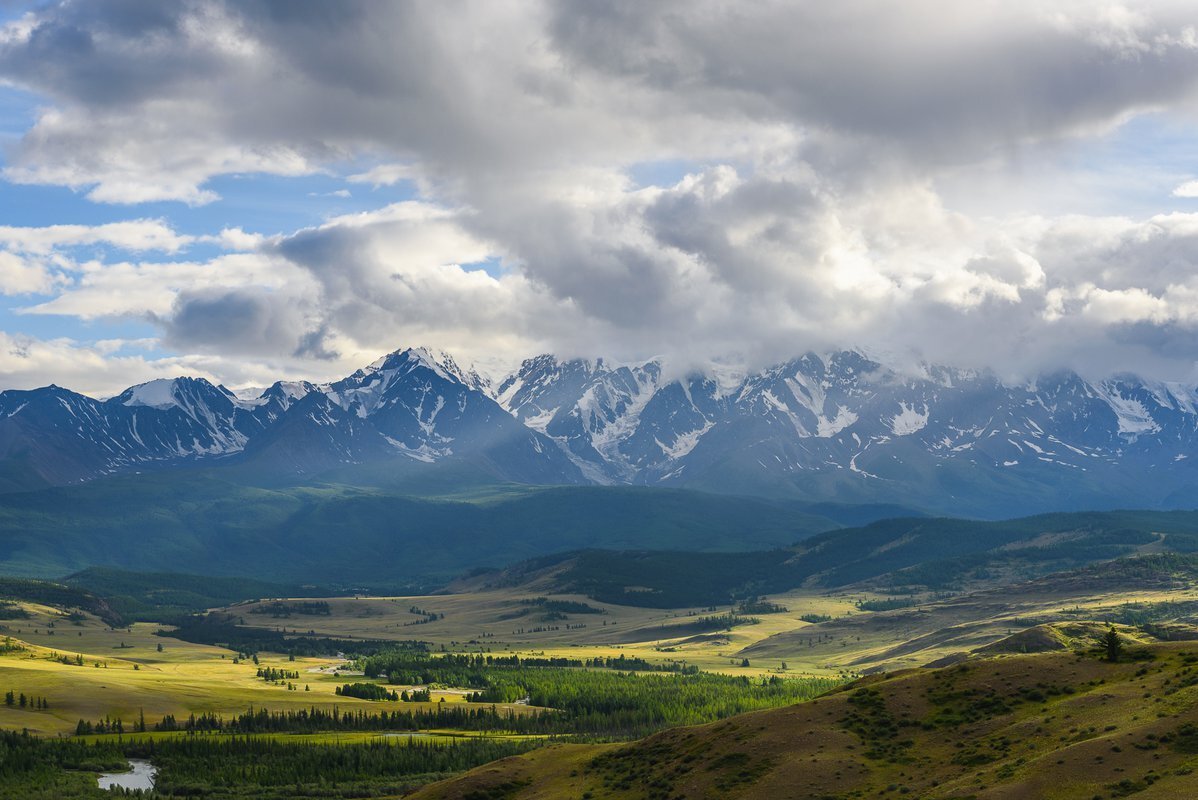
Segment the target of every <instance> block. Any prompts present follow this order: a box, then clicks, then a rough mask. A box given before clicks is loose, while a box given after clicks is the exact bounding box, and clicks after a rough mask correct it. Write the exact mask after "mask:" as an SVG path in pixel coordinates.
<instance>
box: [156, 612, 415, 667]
mask: <svg viewBox="0 0 1198 800" xmlns="http://www.w3.org/2000/svg"><path fill="white" fill-rule="evenodd" d="M240 621H241V620H240V618H239V617H237V616H235V615H233V614H226V613H222V612H215V611H214V612H211V613H209V614H194V615H190V616H186V617H183V618H182V619H179V620H178V621H177V622H176V625H177V627H176V629H175V630H173V631H164V632H161V633H160V634H159V635H161V636H169V637H170V638H172V639H182V640H183V641H185V642H194V643H195V644H211V645H221V646H222V647H227V648H228V649H230V650H236V651H237V652H239V653H259V652H271V653H288V654H290V655H294V656H332V655H337V654H339V653H344V654H347V655H369V654H372V653H378V652H381V651H383V650H391V649H395V648H396V647H406V648H409V649H415V650H420V651H424V650H426V649H427V644H425V643H424V642H417V641H405V642H394V641H382V640H378V639H332V638H329V637H326V636H316V635H314V634H312V633H310V632H309V633H301V632H298V631H295V630H292V631H289V632H286V633H285V632H283V631H282V630H275V629H270V628H254V627H251V626H248V625H241V624H239V622H240Z"/></svg>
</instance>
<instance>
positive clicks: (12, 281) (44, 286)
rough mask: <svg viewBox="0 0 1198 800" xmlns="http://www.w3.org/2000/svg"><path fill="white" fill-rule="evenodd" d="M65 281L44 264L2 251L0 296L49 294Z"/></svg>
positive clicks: (0, 259) (0, 254)
mask: <svg viewBox="0 0 1198 800" xmlns="http://www.w3.org/2000/svg"><path fill="white" fill-rule="evenodd" d="M64 280H65V279H64V278H62V277H61V276H59V275H56V274H55V273H54V272H52V271H51V270H49V269H47V268H46V266H45V265H44V264H41V263H38V262H36V261H30V260H28V259H26V258H23V257H21V256H19V255H16V254H15V253H6V252H3V251H0V294H5V295H23V294H48V293H50V292H51V291H53V290H54V288H55V287H57V286H59V285H60V284H61V283H63V282H64Z"/></svg>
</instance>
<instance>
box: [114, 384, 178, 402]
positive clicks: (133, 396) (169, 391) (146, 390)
mask: <svg viewBox="0 0 1198 800" xmlns="http://www.w3.org/2000/svg"><path fill="white" fill-rule="evenodd" d="M125 391H126V393H127V394H128V395H129V396H128V397H126V398H125V401H124V405H127V406H149V407H150V408H170V407H171V406H175V405H178V402H177V401H176V400H175V379H174V378H158V379H156V380H152V381H149V382H147V383H139V384H138V385H137V386H131V387H130V388H128V389H126V390H125Z"/></svg>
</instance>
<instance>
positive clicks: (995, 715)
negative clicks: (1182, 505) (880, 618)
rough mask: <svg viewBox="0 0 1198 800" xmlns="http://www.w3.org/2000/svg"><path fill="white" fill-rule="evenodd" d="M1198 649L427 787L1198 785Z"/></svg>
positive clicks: (919, 675) (971, 677)
mask: <svg viewBox="0 0 1198 800" xmlns="http://www.w3.org/2000/svg"><path fill="white" fill-rule="evenodd" d="M1196 768H1198V648H1195V646H1194V645H1188V646H1187V645H1155V646H1152V647H1150V648H1144V649H1142V650H1138V651H1137V653H1136V654H1135V657H1134V658H1129V659H1128V660H1126V661H1124V662H1122V663H1117V664H1112V663H1107V662H1105V661H1102V660H1100V659H1099V658H1098V656H1097V655H1096V654H1082V655H1078V654H1075V653H1073V652H1066V653H1054V654H1045V655H1034V656H1012V657H1006V658H996V659H989V660H985V661H979V662H977V663H971V664H968V665H958V666H954V667H948V668H945V669H940V670H910V671H905V672H899V673H894V674H889V675H883V676H878V677H875V678H866V679H863V680H860V681H857V682H855V683H853V684H851V685H849V686H847V687H844V688H843V689H840V690H836V691H834V692H832V693H831V694H828V695H825V696H823V697H820V698H818V699H816V700H813V701H810V702H807V703H800V704H798V705H794V706H790V707H787V708H780V709H774V710H768V711H761V712H756V713H752V714H746V715H743V716H738V717H733V718H731V719H727V720H724V721H722V722H716V723H712V724H708V725H703V726H699V727H690V728H674V729H671V730H668V731H665V732H662V733H659V734H656V735H654V736H651V737H649V738H647V739H644V740H642V741H639V742H635V743H633V744H631V745H560V746H552V747H548V748H544V749H541V750H538V751H536V752H533V753H531V754H528V755H523V756H518V757H513V758H508V759H504V760H503V761H499V762H496V763H494V764H489V765H487V766H484V767H480V768H478V769H475V770H474V771H472V772H470V773H467V774H466V775H465V776H463V777H461V778H457V779H454V780H451V781H449V782H447V783H441V784H435V785H433V786H430V787H427V788H426V789H423V790H421V791H420V792H418V793H417V794H415V795H414V797H416V798H420V800H433V799H434V798H436V799H437V800H466V798H482V797H496V796H499V797H504V798H511V800H523V799H524V798H529V799H531V798H540V799H545V800H548V799H549V798H570V797H585V798H594V799H595V800H601V799H604V798H611V799H612V800H615V799H617V798H620V799H621V800H622V799H624V798H628V799H629V800H631V798H638V799H639V798H650V799H652V800H658V799H659V798H660V800H668V799H669V798H679V797H682V798H706V797H742V798H771V800H773V799H774V798H777V800H785V799H786V798H794V800H809V798H822V799H824V800H832V799H833V798H836V799H837V800H839V799H840V798H845V799H846V800H847V798H863V797H871V798H872V797H890V796H893V797H902V796H911V797H919V798H928V799H929V800H962V799H963V798H976V799H977V800H997V799H998V798H1029V797H1036V798H1048V797H1051V798H1060V800H1068V799H1072V798H1076V800H1091V799H1092V798H1098V797H1102V798H1110V797H1127V796H1135V797H1137V798H1144V799H1145V800H1149V798H1153V799H1156V798H1184V797H1192V796H1193V793H1194V790H1195V787H1196V786H1198V778H1196V777H1195V774H1194V771H1195V769H1196Z"/></svg>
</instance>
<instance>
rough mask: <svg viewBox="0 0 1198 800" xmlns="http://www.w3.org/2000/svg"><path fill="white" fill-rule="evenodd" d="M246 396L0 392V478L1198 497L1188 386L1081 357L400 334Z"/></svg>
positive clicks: (1019, 509)
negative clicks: (701, 365) (639, 348)
mask: <svg viewBox="0 0 1198 800" xmlns="http://www.w3.org/2000/svg"><path fill="white" fill-rule="evenodd" d="M255 394H256V396H250V397H246V396H244V395H243V396H241V397H239V396H237V395H235V394H234V393H232V392H230V391H229V390H227V389H225V388H224V387H221V386H214V385H212V384H211V383H209V382H207V381H205V380H202V379H192V378H178V379H174V380H165V381H152V382H150V383H147V384H142V385H140V386H134V387H131V388H130V389H128V390H126V391H125V392H123V393H122V394H120V395H119V396H117V397H114V398H112V399H110V400H107V401H99V400H93V399H91V398H88V397H85V396H83V395H79V394H75V393H73V392H69V391H67V390H65V389H61V388H58V387H54V386H51V387H47V388H45V389H38V390H35V391H7V392H2V393H0V486H4V487H7V488H9V489H19V488H31V487H36V486H39V485H47V484H51V485H53V484H63V483H71V482H77V481H81V480H88V479H90V478H94V477H97V476H100V475H103V474H107V473H111V472H116V471H120V470H126V469H134V468H137V469H141V468H147V467H149V466H152V465H170V464H177V463H180V462H185V461H201V460H204V461H206V463H212V464H216V465H221V464H241V465H250V466H251V467H253V469H254V470H256V471H258V472H261V473H262V474H264V475H266V474H271V475H283V476H288V475H291V476H295V475H304V476H311V475H315V474H318V473H321V472H324V471H327V470H329V469H332V468H337V467H342V466H345V465H352V464H379V465H382V467H383V468H384V469H387V468H389V466H388V465H390V466H393V467H394V468H395V469H407V470H411V469H417V470H418V469H422V468H424V466H425V465H434V464H444V463H453V462H455V461H460V460H470V461H471V462H472V463H475V464H484V465H485V466H486V469H487V470H488V471H489V474H492V475H494V476H495V477H496V478H498V479H504V480H513V481H520V482H528V483H538V484H561V483H585V482H590V483H604V484H611V483H623V484H643V485H659V486H683V487H691V488H701V489H707V490H711V491H719V492H731V493H742V494H757V495H768V496H777V497H784V498H796V499H807V500H831V501H838V502H848V503H856V502H887V503H900V504H905V505H908V506H915V507H921V508H924V509H928V510H935V511H945V512H953V513H966V514H977V515H982V516H1000V515H1006V514H1009V513H1025V512H1031V511H1034V510H1041V509H1044V510H1047V509H1054V508H1057V509H1071V508H1087V507H1093V508H1099V507H1111V506H1120V505H1121V506H1135V507H1182V506H1185V507H1189V506H1193V505H1194V499H1193V498H1195V497H1198V494H1195V489H1196V488H1198V472H1196V471H1195V467H1194V463H1195V458H1194V457H1195V455H1196V453H1195V446H1196V444H1198V392H1196V391H1195V389H1194V388H1193V387H1187V386H1181V385H1177V384H1165V383H1154V382H1151V381H1145V380H1141V379H1138V378H1134V377H1130V376H1118V377H1114V378H1111V379H1108V380H1104V381H1097V382H1092V381H1087V380H1084V379H1082V378H1081V377H1080V376H1078V375H1076V374H1074V373H1071V372H1061V373H1057V374H1053V375H1045V376H1042V377H1040V378H1039V379H1037V380H1036V381H1034V382H1031V383H1028V384H1025V385H1016V386H1012V385H1007V384H1004V383H1003V382H1001V381H999V380H998V379H997V378H996V377H994V376H993V375H990V374H988V373H985V372H972V371H966V370H957V369H951V368H947V367H926V368H925V369H924V370H922V372H921V373H920V374H918V375H911V374H907V373H904V372H899V371H896V370H893V369H889V368H887V367H885V366H883V365H882V364H880V363H878V362H876V361H874V360H871V359H870V358H868V357H866V356H864V355H862V354H860V353H857V352H852V351H843V352H836V353H831V354H827V355H823V356H819V355H815V354H807V355H803V356H801V357H798V358H795V359H792V360H790V361H787V362H785V363H781V364H777V365H775V366H772V367H770V368H768V369H763V370H756V371H745V370H738V369H736V368H735V367H732V366H729V365H718V364H717V365H713V366H712V367H710V368H708V369H702V370H691V371H689V372H687V373H681V374H680V373H677V372H673V371H671V370H669V369H668V368H667V365H665V364H663V363H661V362H659V361H647V362H643V363H635V364H614V363H610V362H607V361H604V360H602V359H600V360H594V361H587V360H581V359H573V360H559V359H557V358H555V357H553V356H550V355H542V356H538V357H536V358H532V359H529V360H527V361H525V362H524V363H523V364H522V365H521V366H520V368H519V369H518V370H517V371H516V372H515V373H514V374H512V375H510V376H508V377H507V378H505V379H503V380H501V381H499V382H498V383H497V384H494V385H492V384H491V383H490V382H489V381H488V380H486V379H485V378H483V377H481V376H479V374H478V373H477V372H476V371H474V370H472V369H469V368H463V367H460V366H459V365H458V364H457V363H456V362H455V361H454V360H453V359H452V358H451V357H449V356H447V355H445V354H433V353H431V352H429V351H427V350H424V349H409V350H401V351H396V352H394V353H392V354H390V355H388V356H385V357H383V358H381V359H379V360H378V361H376V362H375V363H373V364H371V365H370V366H368V367H365V368H363V369H361V370H358V371H357V372H355V373H353V374H352V375H350V376H348V377H346V378H344V379H342V380H339V381H335V382H333V383H329V384H324V385H316V384H312V383H307V382H279V383H275V384H274V385H272V386H270V387H269V388H267V389H265V390H263V391H261V392H260V393H255Z"/></svg>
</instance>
